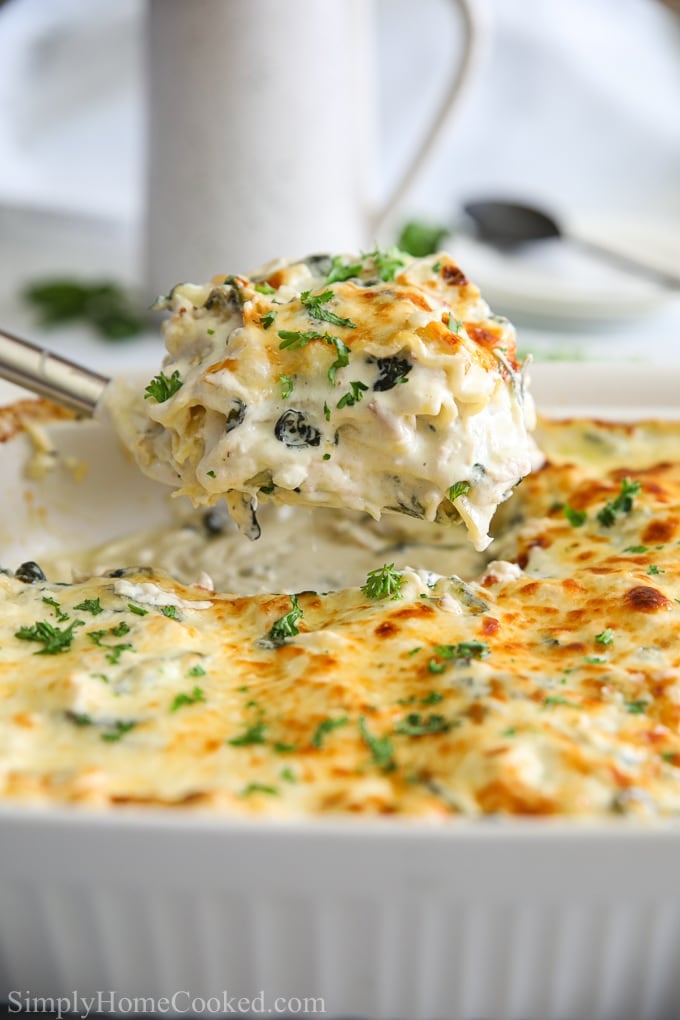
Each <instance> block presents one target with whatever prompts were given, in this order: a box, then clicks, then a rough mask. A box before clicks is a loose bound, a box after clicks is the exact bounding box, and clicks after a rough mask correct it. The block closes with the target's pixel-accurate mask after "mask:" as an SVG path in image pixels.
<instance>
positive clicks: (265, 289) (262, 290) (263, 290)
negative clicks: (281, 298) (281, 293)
mask: <svg viewBox="0 0 680 1020" xmlns="http://www.w3.org/2000/svg"><path fill="white" fill-rule="evenodd" d="M255 290H256V291H257V293H258V294H276V289H275V288H274V287H272V285H271V284H270V283H267V281H266V280H265V281H264V282H263V283H256V284H255Z"/></svg>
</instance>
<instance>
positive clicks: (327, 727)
mask: <svg viewBox="0 0 680 1020" xmlns="http://www.w3.org/2000/svg"><path fill="white" fill-rule="evenodd" d="M347 723H348V719H347V716H346V715H341V716H339V717H338V718H336V719H324V720H322V722H320V723H319V725H318V726H317V727H316V729H315V730H314V736H313V737H312V746H313V747H323V741H324V737H325V736H327V735H328V734H329V733H332V732H333V730H337V729H339V728H340V726H346V725H347Z"/></svg>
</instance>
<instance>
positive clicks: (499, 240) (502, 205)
mask: <svg viewBox="0 0 680 1020" xmlns="http://www.w3.org/2000/svg"><path fill="white" fill-rule="evenodd" d="M463 209H464V211H465V213H466V214H467V215H468V216H469V218H470V219H471V220H472V222H473V223H474V224H475V227H476V232H477V237H479V239H480V240H481V241H486V242H487V243H488V244H491V245H493V247H495V248H500V249H505V250H511V249H513V248H519V247H521V246H522V245H525V244H530V243H532V242H534V241H547V240H548V239H550V238H556V237H559V238H561V239H562V240H564V241H569V242H570V244H573V245H576V246H577V247H579V248H581V249H582V250H584V251H587V252H590V253H594V254H596V255H599V256H600V257H603V258H606V259H608V260H609V261H610V262H613V263H616V264H617V265H618V266H620V267H621V268H623V269H628V270H629V271H630V272H634V273H637V274H638V275H643V276H647V277H649V278H650V279H652V280H655V281H656V282H657V283H661V284H663V285H664V286H665V287H672V288H678V287H680V276H677V275H675V274H674V273H668V272H665V271H664V270H663V269H657V268H656V267H655V266H650V265H649V264H648V263H646V262H640V261H638V259H636V258H632V257H631V256H629V255H624V254H623V252H618V251H614V250H612V249H611V248H608V247H606V246H603V245H601V244H598V243H597V242H596V241H589V240H588V239H587V238H585V237H580V236H578V235H577V234H573V233H571V231H568V230H566V229H565V228H564V226H562V225H561V224H560V223H558V221H557V220H556V219H555V218H554V217H553V216H550V215H549V214H548V213H547V212H545V211H543V210H542V209H536V208H535V207H534V206H530V205H523V204H522V203H520V202H505V201H501V200H492V201H480V202H466V203H465V204H464V205H463Z"/></svg>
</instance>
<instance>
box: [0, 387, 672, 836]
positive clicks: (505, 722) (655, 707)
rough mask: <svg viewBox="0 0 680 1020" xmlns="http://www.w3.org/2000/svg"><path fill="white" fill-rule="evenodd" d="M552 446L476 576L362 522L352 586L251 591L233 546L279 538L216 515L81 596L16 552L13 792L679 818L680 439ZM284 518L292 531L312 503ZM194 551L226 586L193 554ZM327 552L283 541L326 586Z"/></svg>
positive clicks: (1, 771) (367, 810)
mask: <svg viewBox="0 0 680 1020" xmlns="http://www.w3.org/2000/svg"><path fill="white" fill-rule="evenodd" d="M379 392H380V391H379ZM537 438H538V441H539V445H540V446H541V448H542V449H543V450H544V452H545V454H546V456H547V462H546V463H545V465H544V466H543V467H542V468H541V469H540V470H538V471H537V472H534V473H532V474H531V475H530V476H529V478H527V479H526V480H525V481H524V483H523V484H522V485H521V486H520V487H519V488H518V489H517V490H516V491H515V493H514V494H513V496H512V498H511V499H510V500H509V501H508V502H507V503H505V504H504V505H503V507H502V508H501V510H500V512H499V515H497V520H496V522H495V524H494V527H495V529H496V530H497V532H498V534H499V537H498V538H497V539H496V540H495V542H494V545H493V547H492V548H493V553H491V552H487V553H485V554H477V560H476V561H475V560H474V559H470V558H469V557H468V558H467V559H461V556H460V553H461V550H460V547H458V546H455V545H450V544H449V543H446V542H442V540H441V538H440V539H437V541H438V542H439V543H440V544H438V545H436V549H435V551H434V552H433V551H432V541H433V538H432V536H433V533H436V534H437V535H439V536H442V535H443V536H446V534H447V532H448V530H449V529H442V528H441V526H438V525H436V524H432V525H427V524H425V523H423V522H416V521H410V520H408V519H405V518H396V517H395V518H389V519H388V518H386V519H385V520H386V521H388V520H389V521H391V522H394V524H395V527H396V526H397V525H398V526H399V528H400V529H401V527H402V522H403V523H404V524H407V525H408V526H410V527H411V528H413V529H416V530H413V531H410V532H409V531H403V530H397V531H394V532H391V531H390V530H389V529H390V527H391V524H390V525H388V526H386V525H385V522H374V521H371V522H369V524H365V522H363V521H362V519H361V518H359V517H358V518H357V519H356V520H352V522H351V526H347V528H346V530H345V531H344V532H342V535H343V538H342V543H343V544H342V546H341V547H340V548H341V554H342V555H341V557H340V558H342V559H347V560H349V561H351V562H353V563H354V567H353V568H352V569H353V570H358V569H359V568H360V567H361V570H362V576H361V577H359V578H358V579H357V580H356V581H355V582H353V583H350V584H348V585H347V586H346V587H344V588H342V589H340V590H335V591H328V590H327V589H326V588H325V586H323V585H322V584H320V585H319V586H318V587H317V588H316V589H315V590H311V589H310V588H307V589H306V590H300V589H299V588H298V589H297V590H295V591H292V590H291V591H288V592H286V593H284V594H281V593H279V594H267V593H266V592H262V591H260V592H259V593H257V589H258V588H259V587H260V582H261V579H260V578H259V577H258V576H257V575H255V576H249V575H248V572H247V570H246V569H245V567H243V569H242V571H241V572H240V573H239V575H238V578H237V580H238V582H239V585H240V586H241V588H242V589H243V592H244V593H242V594H237V593H234V591H233V589H230V588H228V587H226V585H227V583H228V582H229V578H233V577H234V576H235V575H234V574H233V573H232V574H229V571H230V570H232V571H233V562H232V560H233V556H234V553H233V550H235V549H236V548H237V543H239V544H240V546H239V547H240V548H247V549H249V550H251V552H252V556H253V559H252V563H253V564H256V563H257V555H258V554H257V550H258V546H259V543H247V542H245V543H244V541H243V539H242V537H241V536H239V535H238V534H237V533H236V532H235V531H234V530H233V529H231V528H230V525H229V522H228V521H227V522H226V523H225V524H224V526H223V527H219V528H218V527H217V526H216V525H215V521H214V519H213V517H212V515H213V514H214V508H211V509H208V510H204V511H202V512H201V513H199V514H198V515H197V516H194V517H190V518H187V519H186V520H185V521H183V522H178V523H177V525H176V526H174V527H173V528H170V530H169V531H168V533H167V534H165V535H163V534H158V535H157V536H156V548H155V552H154V548H153V537H152V536H150V535H146V536H144V537H143V539H138V540H137V546H136V547H135V540H133V539H130V540H128V543H127V545H126V544H125V542H119V543H116V544H115V545H109V546H108V547H104V548H102V549H100V550H98V551H96V552H95V553H92V554H90V555H89V557H88V558H86V559H87V563H85V560H83V561H82V564H81V567H79V570H80V571H81V573H82V575H88V576H82V577H81V579H79V580H76V581H70V582H69V583H66V576H65V575H64V574H60V573H59V572H58V569H57V567H56V566H54V565H52V564H49V563H48V562H47V561H43V562H42V564H41V567H42V568H43V569H41V568H40V567H38V566H37V565H36V564H35V563H26V564H22V565H17V564H15V563H7V562H6V559H5V557H4V556H3V559H5V565H6V566H7V568H8V569H7V570H6V571H4V572H3V573H1V574H0V742H1V745H2V748H3V753H2V756H1V758H0V795H1V796H2V799H4V800H5V801H10V802H12V801H15V802H16V801H21V802H32V803H55V802H56V803H80V804H86V805H93V806H108V805H115V804H150V805H158V806H163V805H165V806H182V807H183V808H184V809H189V808H192V807H195V808H199V809H205V810H210V811H214V812H218V813H224V814H228V815H249V816H250V815H266V816H278V817H285V818H294V817H300V818H304V817H310V816H314V815H319V814H329V813H342V814H347V813H358V814H362V815H376V814H383V815H384V814H397V815H403V816H420V817H427V818H431V819H433V820H437V819H444V818H449V817H456V816H468V817H470V816H472V817H475V816H480V815H494V814H532V815H572V816H602V815H612V814H618V815H620V814H623V815H635V816H641V817H654V816H657V815H668V816H670V815H677V814H678V812H679V811H680V641H679V640H678V637H679V635H680V567H679V564H678V550H679V548H680V545H679V543H680V463H679V462H678V450H680V425H677V424H672V423H665V424H654V423H641V424H637V425H635V426H615V425H605V424H602V423H597V422H589V421H581V422H578V421H575V422H566V423H547V422H543V423H540V425H539V428H538V432H537ZM55 470H59V467H56V468H55ZM74 484H75V483H74ZM270 510H272V511H274V512H273V514H272V517H271V520H270V521H269V522H268V523H267V529H269V528H270V527H271V530H272V532H273V533H274V534H276V533H277V531H276V529H277V528H279V527H283V528H284V530H285V528H286V527H288V520H289V518H288V517H287V516H286V515H287V514H295V513H297V512H299V511H298V510H297V509H293V508H289V507H283V508H276V507H274V508H269V509H268V512H269V511H270ZM320 512H321V513H322V514H323V513H328V514H331V513H332V511H320ZM328 527H329V528H330V525H328ZM454 534H455V532H454ZM189 540H191V542H192V543H193V544H192V546H191V548H192V549H194V550H198V548H199V545H200V544H201V543H202V544H203V546H204V548H205V550H206V552H205V554H204V559H203V560H202V561H201V562H202V567H209V568H210V570H211V571H212V573H213V579H214V580H215V582H216V584H215V588H217V589H219V590H215V588H214V587H213V585H212V584H211V580H210V578H209V577H208V576H207V573H206V572H205V571H204V570H199V569H198V566H197V565H196V563H194V566H193V575H192V573H191V570H192V567H191V564H190V563H189V562H188V560H187V561H186V562H184V563H183V564H181V565H180V564H179V563H178V553H177V549H178V548H181V547H182V543H186V542H188V541H189ZM263 540H264V539H263ZM315 542H316V540H315V538H314V536H313V534H312V533H311V531H310V530H308V529H307V528H306V527H303V528H302V530H301V531H299V532H298V533H297V544H296V545H295V544H294V543H293V537H292V533H291V534H289V537H288V539H287V540H286V541H285V542H282V543H281V546H280V548H279V550H278V552H277V550H276V545H275V543H272V546H271V547H270V550H269V553H270V554H271V556H272V558H273V560H276V558H277V556H278V558H279V560H280V562H279V563H278V569H280V572H281V575H282V576H283V575H284V574H285V570H286V564H288V569H289V570H290V563H291V560H292V558H294V557H297V559H300V560H303V559H305V558H306V559H307V560H311V561H313V563H314V564H315V565H316V566H317V567H318V575H317V576H325V575H324V573H323V572H324V571H325V570H327V569H330V568H327V567H326V565H325V564H322V563H321V562H320V560H321V559H322V558H323V557H319V556H318V554H317V546H316V544H315ZM329 546H330V542H329V544H328V546H326V548H328V547H329ZM291 549H292V550H293V551H292V552H291ZM142 552H143V553H144V557H143V558H144V559H145V561H146V563H147V565H145V566H141V567H140V566H135V563H139V562H140V559H141V558H142V557H141V553H142ZM361 556H363V559H361ZM428 556H431V557H432V558H433V559H434V561H435V562H432V561H428V562H430V566H431V568H436V572H435V569H425V568H424V567H423V563H424V562H426V560H427V557H428ZM492 556H493V558H492ZM408 563H410V564H411V566H408V565H407V564H408ZM113 564H116V565H115V566H113ZM180 566H181V569H179V567H180ZM276 566H277V564H276V563H274V567H276ZM10 567H11V568H12V569H9V568H10ZM163 568H165V570H164V569H163ZM59 569H62V568H59ZM101 569H105V570H106V573H104V574H99V573H97V571H98V570H101ZM332 569H333V570H335V569H336V568H332ZM339 569H340V568H338V570H339ZM166 571H170V572H171V573H168V572H166ZM350 573H351V571H350ZM171 574H175V575H183V576H184V582H181V581H179V580H177V577H176V576H175V577H173V576H171ZM335 576H340V575H339V574H336V575H335ZM196 580H198V584H195V583H193V584H192V583H189V582H190V581H196ZM249 583H250V584H251V585H252V587H251V589H250V593H248V592H247V588H248V584H249ZM225 591H230V592H231V593H225ZM279 591H281V589H279Z"/></svg>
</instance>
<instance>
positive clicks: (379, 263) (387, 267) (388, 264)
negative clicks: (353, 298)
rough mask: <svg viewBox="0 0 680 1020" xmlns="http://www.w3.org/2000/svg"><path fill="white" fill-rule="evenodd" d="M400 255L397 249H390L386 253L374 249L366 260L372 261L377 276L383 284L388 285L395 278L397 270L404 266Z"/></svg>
mask: <svg viewBox="0 0 680 1020" xmlns="http://www.w3.org/2000/svg"><path fill="white" fill-rule="evenodd" d="M401 256H402V253H401V252H400V251H399V249H398V248H395V247H391V248H388V249H387V251H382V250H381V249H380V248H376V249H375V251H371V252H369V253H368V255H366V256H365V257H366V258H369V259H373V262H374V263H375V268H376V269H377V271H378V276H379V277H380V279H381V280H382V281H383V282H384V283H389V282H390V281H391V280H393V279H394V277H395V276H396V273H397V270H398V269H401V268H402V266H403V265H405V261H404V259H403V258H402V257H401Z"/></svg>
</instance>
